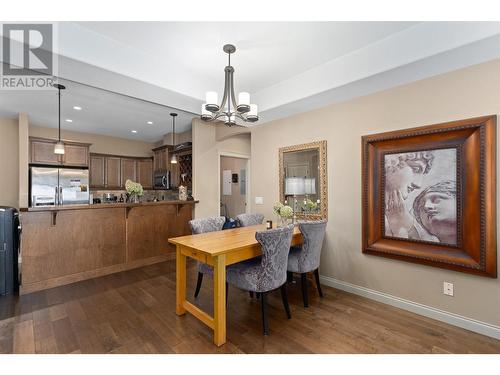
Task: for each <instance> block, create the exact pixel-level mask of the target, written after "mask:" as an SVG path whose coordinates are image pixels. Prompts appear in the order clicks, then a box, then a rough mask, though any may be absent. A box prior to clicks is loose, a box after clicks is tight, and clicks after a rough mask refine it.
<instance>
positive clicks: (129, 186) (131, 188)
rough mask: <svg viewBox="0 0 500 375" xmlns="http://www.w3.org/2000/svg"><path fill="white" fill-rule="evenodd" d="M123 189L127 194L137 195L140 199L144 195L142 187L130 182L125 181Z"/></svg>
mask: <svg viewBox="0 0 500 375" xmlns="http://www.w3.org/2000/svg"><path fill="white" fill-rule="evenodd" d="M125 189H126V190H127V193H129V194H130V195H137V196H139V197H140V196H142V195H143V194H144V189H143V188H142V185H141V184H140V183H138V182H134V181H132V180H127V181H125Z"/></svg>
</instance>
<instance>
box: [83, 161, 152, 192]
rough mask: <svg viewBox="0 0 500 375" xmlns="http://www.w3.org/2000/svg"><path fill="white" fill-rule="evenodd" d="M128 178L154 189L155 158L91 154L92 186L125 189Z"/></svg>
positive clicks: (145, 187) (146, 187)
mask: <svg viewBox="0 0 500 375" xmlns="http://www.w3.org/2000/svg"><path fill="white" fill-rule="evenodd" d="M127 180H132V181H135V182H139V183H140V184H141V185H142V187H143V188H144V189H152V188H153V158H151V157H149V158H147V157H132V156H130V157H127V156H117V155H106V154H90V187H91V188H105V189H123V188H125V182H126V181H127Z"/></svg>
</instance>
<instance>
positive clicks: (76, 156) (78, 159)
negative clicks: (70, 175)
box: [62, 144, 89, 167]
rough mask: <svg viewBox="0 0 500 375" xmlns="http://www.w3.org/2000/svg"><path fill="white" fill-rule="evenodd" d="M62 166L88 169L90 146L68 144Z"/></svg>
mask: <svg viewBox="0 0 500 375" xmlns="http://www.w3.org/2000/svg"><path fill="white" fill-rule="evenodd" d="M62 164H63V165H65V166H68V167H88V166H89V145H79V144H66V145H65V152H64V155H63V156H62Z"/></svg>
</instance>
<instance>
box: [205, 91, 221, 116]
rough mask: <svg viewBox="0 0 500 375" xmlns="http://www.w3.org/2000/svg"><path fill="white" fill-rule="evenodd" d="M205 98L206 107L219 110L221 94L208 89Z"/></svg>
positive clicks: (212, 110)
mask: <svg viewBox="0 0 500 375" xmlns="http://www.w3.org/2000/svg"><path fill="white" fill-rule="evenodd" d="M205 100H206V102H207V104H206V107H205V108H206V109H207V110H209V111H210V112H216V111H218V110H219V105H218V104H217V102H218V101H219V96H218V95H217V93H216V92H215V91H208V92H207V93H206V95H205Z"/></svg>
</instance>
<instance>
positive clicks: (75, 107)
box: [73, 105, 82, 111]
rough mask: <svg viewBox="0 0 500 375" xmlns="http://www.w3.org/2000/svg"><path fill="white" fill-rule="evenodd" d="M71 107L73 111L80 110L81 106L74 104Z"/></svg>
mask: <svg viewBox="0 0 500 375" xmlns="http://www.w3.org/2000/svg"><path fill="white" fill-rule="evenodd" d="M73 109H74V110H75V111H81V110H82V107H79V106H77V105H75V106H73Z"/></svg>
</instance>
